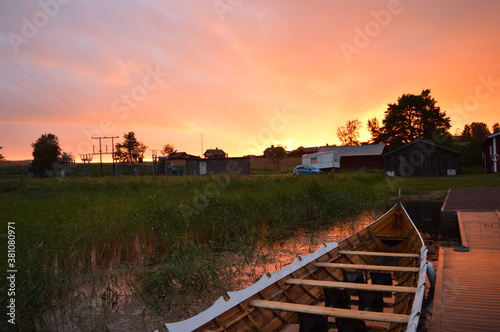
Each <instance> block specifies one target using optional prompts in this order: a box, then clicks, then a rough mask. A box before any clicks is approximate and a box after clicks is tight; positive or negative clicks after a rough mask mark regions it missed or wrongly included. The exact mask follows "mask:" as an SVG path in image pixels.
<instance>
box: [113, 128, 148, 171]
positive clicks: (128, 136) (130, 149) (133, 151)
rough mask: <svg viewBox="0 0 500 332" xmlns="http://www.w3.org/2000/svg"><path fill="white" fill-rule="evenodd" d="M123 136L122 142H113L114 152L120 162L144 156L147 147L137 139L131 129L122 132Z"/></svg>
mask: <svg viewBox="0 0 500 332" xmlns="http://www.w3.org/2000/svg"><path fill="white" fill-rule="evenodd" d="M123 138H124V141H123V142H122V143H116V144H115V149H116V151H115V153H116V156H117V157H118V158H119V159H120V161H121V162H128V163H131V162H136V161H138V160H139V159H142V158H144V153H145V152H146V150H147V148H148V147H147V146H146V145H144V143H142V142H139V141H138V140H137V138H136V137H135V133H134V132H133V131H130V132H128V133H125V134H123Z"/></svg>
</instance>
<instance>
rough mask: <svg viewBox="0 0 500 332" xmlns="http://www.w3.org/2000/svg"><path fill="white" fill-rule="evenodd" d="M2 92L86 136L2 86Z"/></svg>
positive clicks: (0, 88)
mask: <svg viewBox="0 0 500 332" xmlns="http://www.w3.org/2000/svg"><path fill="white" fill-rule="evenodd" d="M0 90H3V91H5V92H7V93H8V94H9V95H11V96H13V97H14V98H16V99H18V100H20V101H22V102H23V103H25V104H27V105H28V106H31V107H33V108H34V109H36V110H37V111H39V112H41V113H43V114H45V115H46V116H48V117H50V118H52V119H54V120H56V121H57V122H59V123H60V124H61V125H63V126H68V127H71V128H73V129H74V130H77V131H79V132H81V133H82V134H84V135H85V133H84V132H83V131H81V130H80V129H77V128H75V127H73V126H71V125H67V124H65V123H63V122H61V120H60V119H58V118H56V117H54V116H53V115H51V114H50V113H47V112H45V111H44V110H42V109H40V108H39V107H37V106H35V105H33V104H31V103H29V102H27V101H26V100H24V99H22V98H21V97H19V96H16V95H15V94H13V93H12V92H10V91H9V90H6V89H4V88H3V87H1V86H0Z"/></svg>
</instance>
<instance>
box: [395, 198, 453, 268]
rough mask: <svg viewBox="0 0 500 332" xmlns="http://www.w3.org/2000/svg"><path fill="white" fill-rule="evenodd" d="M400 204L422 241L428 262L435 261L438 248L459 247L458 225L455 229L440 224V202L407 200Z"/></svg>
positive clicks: (441, 203)
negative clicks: (427, 251)
mask: <svg viewBox="0 0 500 332" xmlns="http://www.w3.org/2000/svg"><path fill="white" fill-rule="evenodd" d="M402 203H403V206H404V207H405V209H406V211H407V212H408V214H409V215H410V217H411V219H412V220H413V223H414V224H415V226H416V227H417V229H418V230H419V232H420V234H421V235H422V237H423V239H424V242H425V245H426V246H427V249H428V250H429V253H428V255H427V258H428V259H429V260H430V261H433V262H434V261H437V259H438V252H439V247H457V246H459V245H460V232H459V229H458V224H457V226H456V227H449V226H447V227H443V225H442V224H441V206H442V205H443V202H442V201H435V200H408V201H403V202H402Z"/></svg>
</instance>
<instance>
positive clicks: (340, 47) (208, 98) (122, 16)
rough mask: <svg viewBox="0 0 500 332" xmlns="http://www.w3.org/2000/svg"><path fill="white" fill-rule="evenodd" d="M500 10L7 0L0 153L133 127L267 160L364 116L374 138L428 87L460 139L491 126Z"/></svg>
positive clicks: (154, 138) (333, 140) (498, 103)
mask: <svg viewBox="0 0 500 332" xmlns="http://www.w3.org/2000/svg"><path fill="white" fill-rule="evenodd" d="M499 17H500V1H497V0H484V1H480V2H478V1H472V0H463V1H451V0H442V1H430V0H401V1H396V0H390V1H387V0H386V1H378V0H377V1H376V0H371V1H361V0H352V1H326V0H322V1H320V0H312V1H299V0H296V1H290V0H274V1H269V0H252V1H250V0H197V1H194V0H182V1H174V0H149V1H132V0H107V1H97V0H85V1H84V0H40V1H27V0H22V1H1V2H0V31H1V34H0V100H1V104H0V105H1V108H0V146H3V149H2V150H0V153H1V154H3V155H4V156H5V157H6V159H8V160H19V159H31V158H32V156H31V153H32V147H31V144H32V143H33V142H35V141H36V140H37V139H38V138H39V137H40V136H41V135H42V134H44V133H53V134H55V135H56V136H58V137H59V141H60V146H61V148H62V149H63V151H66V152H69V153H72V154H73V155H74V156H75V157H76V161H80V158H79V155H80V154H82V153H88V152H92V144H97V141H96V140H92V139H91V137H92V136H108V137H109V136H119V137H120V140H121V139H122V137H123V134H124V133H125V132H129V131H134V132H135V133H136V136H137V138H138V139H139V140H140V141H142V142H144V144H146V145H147V146H149V148H150V149H161V148H162V146H163V145H165V144H167V143H168V144H172V145H174V146H175V148H176V149H177V150H179V151H186V152H188V153H190V154H195V155H201V154H202V148H203V150H205V149H207V148H215V147H218V148H221V149H223V150H225V151H226V152H227V153H228V154H229V156H233V157H235V156H242V155H246V154H258V155H259V154H262V151H263V150H264V149H265V148H266V147H267V146H270V145H271V144H275V145H277V144H281V145H283V146H285V147H286V148H287V149H290V150H291V149H295V148H297V147H299V146H321V145H325V144H327V143H328V144H338V143H339V141H338V139H337V135H336V132H337V128H338V127H339V126H344V125H345V123H346V121H348V120H354V119H358V120H360V121H361V122H362V123H363V128H362V129H361V131H360V134H361V139H362V140H368V139H369V135H368V131H367V127H366V122H367V120H368V118H372V117H377V118H378V119H379V120H382V119H383V114H384V111H385V110H386V109H387V104H388V103H393V102H396V101H397V98H398V97H400V96H401V95H402V94H404V93H414V94H419V93H420V92H421V91H422V90H423V89H430V90H431V95H432V96H433V97H434V98H435V99H436V100H437V106H440V107H441V109H442V110H443V111H445V112H446V114H447V115H448V116H450V118H451V124H452V129H451V132H452V133H455V132H456V131H457V130H461V129H463V126H464V125H465V124H467V123H471V122H485V123H486V124H487V125H488V127H490V128H491V126H492V125H493V124H494V123H495V122H500V117H499V116H498V115H499V111H500V19H499ZM108 144H109V147H110V142H108ZM96 150H97V149H96ZM150 158H151V152H150V151H149V150H148V152H147V153H146V160H148V159H150Z"/></svg>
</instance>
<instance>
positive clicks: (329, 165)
mask: <svg viewBox="0 0 500 332" xmlns="http://www.w3.org/2000/svg"><path fill="white" fill-rule="evenodd" d="M302 165H306V166H311V167H314V168H317V169H322V170H326V169H333V168H340V156H338V157H336V156H335V153H334V152H318V153H311V154H305V155H303V156H302Z"/></svg>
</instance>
